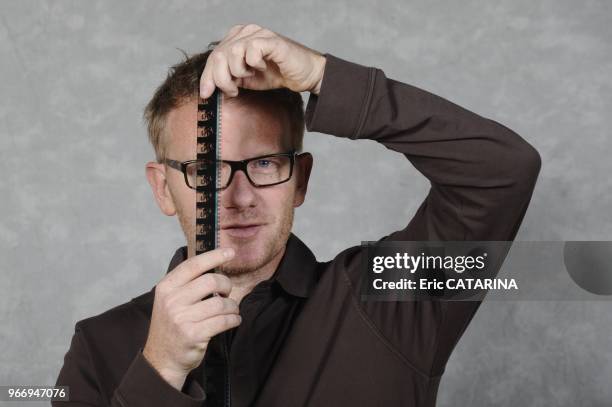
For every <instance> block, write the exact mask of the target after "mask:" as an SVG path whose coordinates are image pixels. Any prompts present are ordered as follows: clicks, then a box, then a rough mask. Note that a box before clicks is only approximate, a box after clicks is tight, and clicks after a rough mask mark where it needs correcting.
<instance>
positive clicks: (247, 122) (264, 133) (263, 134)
mask: <svg viewBox="0 0 612 407" xmlns="http://www.w3.org/2000/svg"><path fill="white" fill-rule="evenodd" d="M196 117H197V104H196V102H195V100H194V101H190V102H187V103H184V104H183V105H181V106H179V107H178V108H175V109H173V110H172V111H171V112H170V113H169V114H168V119H167V122H166V126H167V127H166V128H167V131H168V132H167V134H166V136H167V137H168V139H167V140H166V142H167V144H166V151H167V156H168V157H169V158H172V159H176V160H189V159H194V158H195V155H196V140H195V137H196V136H195V134H196V127H197V126H196V123H197V121H196ZM289 129H290V127H289V121H288V118H287V115H286V114H285V113H284V112H283V111H282V110H281V109H278V108H275V107H274V106H270V105H268V104H264V105H261V104H255V103H252V102H250V101H249V102H246V103H245V102H243V101H240V102H238V103H237V101H236V100H231V101H229V102H228V101H227V100H226V99H225V98H224V100H223V102H222V105H221V156H222V157H223V159H226V160H241V159H245V158H249V157H254V156H257V155H262V154H267V153H276V152H280V151H284V146H283V144H284V143H283V141H284V140H285V139H286V138H287V136H288V132H289Z"/></svg>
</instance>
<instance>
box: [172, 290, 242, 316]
mask: <svg viewBox="0 0 612 407" xmlns="http://www.w3.org/2000/svg"><path fill="white" fill-rule="evenodd" d="M239 311H240V309H239V307H238V303H237V302H236V301H234V300H233V299H231V298H223V297H220V296H216V297H211V298H208V299H206V300H204V301H198V302H196V303H195V304H193V305H190V306H189V307H188V308H187V309H186V310H185V311H184V312H185V315H184V317H185V318H186V320H187V321H189V322H200V321H203V320H205V319H209V318H212V317H214V316H217V315H224V314H236V315H238V314H239Z"/></svg>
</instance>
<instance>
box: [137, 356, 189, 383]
mask: <svg viewBox="0 0 612 407" xmlns="http://www.w3.org/2000/svg"><path fill="white" fill-rule="evenodd" d="M142 355H143V356H144V359H145V360H146V361H147V363H148V364H149V365H150V366H151V367H152V368H153V369H154V370H155V371H156V372H157V374H159V375H160V376H161V377H162V379H164V380H165V381H166V382H167V383H168V384H170V385H171V386H172V387H174V388H175V389H177V390H178V391H181V390H182V388H183V385H184V384H185V380H186V379H187V375H188V372H184V371H181V370H176V369H172V368H168V367H166V366H165V365H163V364H162V363H160V362H159V361H158V360H156V359H155V358H153V357H152V356H151V355H150V354H149V353H148V352H147V349H146V348H145V349H143V351H142Z"/></svg>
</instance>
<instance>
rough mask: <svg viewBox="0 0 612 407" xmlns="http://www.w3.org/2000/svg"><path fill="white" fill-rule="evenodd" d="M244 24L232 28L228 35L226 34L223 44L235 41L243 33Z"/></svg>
mask: <svg viewBox="0 0 612 407" xmlns="http://www.w3.org/2000/svg"><path fill="white" fill-rule="evenodd" d="M244 26H245V25H244V24H236V25H234V26H232V27H231V28H230V29H229V30H228V32H227V34H225V37H223V39H222V40H221V43H223V42H227V41H230V40H231V39H233V38H234V37H235V36H236V35H237V34H238V33H239V32H240V31H242V29H243V28H244Z"/></svg>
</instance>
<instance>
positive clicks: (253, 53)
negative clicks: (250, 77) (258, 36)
mask: <svg viewBox="0 0 612 407" xmlns="http://www.w3.org/2000/svg"><path fill="white" fill-rule="evenodd" d="M244 60H245V62H246V64H247V65H248V66H251V67H253V68H255V69H257V70H258V71H265V70H266V68H267V64H266V61H265V60H264V59H263V55H262V53H261V49H259V48H257V47H253V46H249V47H247V48H246V51H245V58H244Z"/></svg>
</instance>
